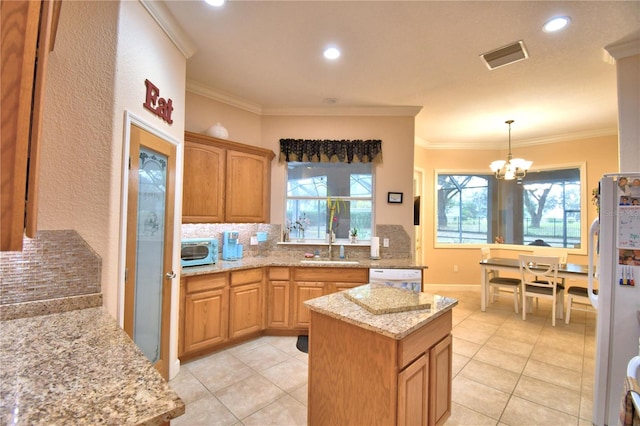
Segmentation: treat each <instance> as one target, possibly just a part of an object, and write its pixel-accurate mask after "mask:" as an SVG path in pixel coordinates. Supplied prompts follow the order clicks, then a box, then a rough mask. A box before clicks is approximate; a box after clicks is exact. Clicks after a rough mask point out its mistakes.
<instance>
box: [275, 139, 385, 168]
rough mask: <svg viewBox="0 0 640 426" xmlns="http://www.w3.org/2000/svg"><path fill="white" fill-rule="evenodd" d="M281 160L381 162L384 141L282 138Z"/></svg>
mask: <svg viewBox="0 0 640 426" xmlns="http://www.w3.org/2000/svg"><path fill="white" fill-rule="evenodd" d="M280 161H281V162H285V161H286V162H295V161H298V162H311V163H338V162H340V163H374V162H375V163H380V162H382V141H381V140H373V139H369V140H366V141H363V140H354V141H349V140H339V141H336V140H327V139H325V140H311V139H280Z"/></svg>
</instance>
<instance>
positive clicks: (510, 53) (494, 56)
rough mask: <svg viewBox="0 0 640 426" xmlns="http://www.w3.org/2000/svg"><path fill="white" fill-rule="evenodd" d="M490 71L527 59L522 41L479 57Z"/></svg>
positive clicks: (527, 55)
mask: <svg viewBox="0 0 640 426" xmlns="http://www.w3.org/2000/svg"><path fill="white" fill-rule="evenodd" d="M480 57H481V58H482V60H483V61H484V62H485V63H486V64H487V67H489V69H490V70H494V69H496V68H499V67H502V66H504V65H509V64H512V63H514V62H518V61H521V60H523V59H527V58H528V57H529V54H528V53H527V49H526V48H525V47H524V42H523V41H522V40H520V41H518V42H516V43H512V44H509V45H507V46H504V47H501V48H499V49H496V50H492V51H491V52H487V53H483V54H482V55H480Z"/></svg>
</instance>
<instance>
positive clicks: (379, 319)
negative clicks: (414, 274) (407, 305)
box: [304, 284, 458, 340]
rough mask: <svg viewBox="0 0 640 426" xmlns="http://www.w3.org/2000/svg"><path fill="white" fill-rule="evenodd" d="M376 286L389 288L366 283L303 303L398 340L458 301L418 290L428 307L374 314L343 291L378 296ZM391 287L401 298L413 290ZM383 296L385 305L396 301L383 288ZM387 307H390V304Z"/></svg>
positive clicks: (362, 295)
mask: <svg viewBox="0 0 640 426" xmlns="http://www.w3.org/2000/svg"><path fill="white" fill-rule="evenodd" d="M376 288H382V289H385V290H388V289H389V287H387V286H385V285H383V284H365V285H362V286H358V287H354V288H353V289H350V290H345V291H341V292H338V293H332V294H329V295H326V296H321V297H317V298H315V299H311V300H307V301H306V302H304V305H305V306H306V307H307V308H309V309H311V310H312V311H316V312H320V313H322V314H324V315H328V316H330V317H333V318H336V319H339V320H341V321H345V322H348V323H351V324H353V325H356V326H358V327H362V328H366V329H368V330H371V331H375V332H376V333H379V334H382V335H385V336H387V337H391V338H393V339H396V340H401V339H403V338H404V337H406V336H408V335H409V334H411V333H412V332H414V331H415V330H417V329H419V328H421V327H423V326H424V325H426V324H428V323H429V322H431V321H433V320H434V319H436V318H438V317H439V316H441V315H442V314H444V313H445V312H447V311H449V310H451V309H452V308H453V307H454V306H456V305H457V304H458V301H457V300H456V299H453V298H450V297H444V296H438V295H436V294H430V293H421V294H420V297H419V303H421V304H428V305H429V308H426V309H411V310H407V311H404V312H391V313H383V314H374V313H372V312H370V311H368V310H367V309H365V308H364V307H362V306H361V305H360V304H358V303H356V302H353V301H352V300H350V299H349V298H347V297H345V294H346V293H347V292H350V294H351V295H352V296H354V297H360V298H361V299H362V298H363V299H366V298H371V299H373V298H377V297H378V296H379V294H376V292H375V291H372V290H375V289H376ZM394 290H398V296H397V298H398V299H400V298H404V297H402V296H404V294H403V293H404V292H410V293H413V292H411V291H410V290H404V289H399V288H398V289H394ZM384 296H385V298H387V300H388V302H389V303H388V305H389V306H390V307H391V306H396V305H397V300H394V295H393V294H391V293H390V292H388V291H385V292H384ZM390 310H392V309H391V308H390Z"/></svg>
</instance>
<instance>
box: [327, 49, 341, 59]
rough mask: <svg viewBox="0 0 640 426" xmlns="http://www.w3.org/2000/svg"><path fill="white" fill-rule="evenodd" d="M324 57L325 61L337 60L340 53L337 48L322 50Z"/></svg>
mask: <svg viewBox="0 0 640 426" xmlns="http://www.w3.org/2000/svg"><path fill="white" fill-rule="evenodd" d="M324 57H325V58H327V59H338V58H339V57H340V51H339V50H338V48H337V47H327V48H326V49H325V50H324Z"/></svg>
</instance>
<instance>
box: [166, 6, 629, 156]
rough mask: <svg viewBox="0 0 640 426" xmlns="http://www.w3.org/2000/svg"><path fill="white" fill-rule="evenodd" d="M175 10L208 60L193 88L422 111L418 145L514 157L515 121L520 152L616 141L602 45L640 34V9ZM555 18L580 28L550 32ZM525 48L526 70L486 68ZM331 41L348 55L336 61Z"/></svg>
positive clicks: (255, 104) (265, 106)
mask: <svg viewBox="0 0 640 426" xmlns="http://www.w3.org/2000/svg"><path fill="white" fill-rule="evenodd" d="M164 3H165V5H166V6H167V8H168V10H169V11H170V13H171V15H173V17H174V18H175V19H176V21H177V22H178V23H179V25H180V27H181V28H182V30H183V31H184V32H185V33H186V34H187V35H188V37H189V38H190V39H191V41H192V42H193V44H194V47H195V49H196V51H195V53H194V54H193V55H192V56H191V57H190V58H189V59H188V60H187V80H188V88H190V90H194V91H197V92H200V93H209V94H212V93H213V94H215V95H214V96H215V97H216V98H218V99H227V100H229V102H230V103H232V104H235V105H240V106H244V107H246V108H247V109H249V110H253V111H257V112H260V113H261V114H278V113H282V112H285V113H287V114H304V113H327V111H329V112H332V111H336V110H337V111H351V112H352V113H360V114H362V113H363V111H369V112H372V111H377V110H378V109H380V110H382V111H387V112H388V111H389V108H388V107H396V109H397V110H398V111H401V112H402V111H404V112H405V113H406V111H408V110H409V111H411V109H410V108H401V107H418V108H416V110H418V109H419V110H420V112H419V113H418V114H417V116H416V138H417V140H418V142H419V143H423V144H426V146H431V147H434V148H438V147H460V148H478V149H481V148H506V142H507V125H506V124H505V123H504V122H505V120H507V119H513V120H515V122H514V124H513V126H512V140H513V145H514V146H518V145H526V144H532V143H540V142H541V141H549V140H556V139H558V138H565V137H566V138H574V137H585V136H597V135H603V134H614V133H615V131H616V128H617V91H616V70H615V65H614V64H613V60H609V57H608V55H607V54H606V51H605V50H604V47H605V46H608V45H611V44H614V43H619V42H624V41H629V40H634V39H635V40H637V39H638V38H639V37H640V1H233V0H231V1H228V2H227V3H226V4H225V5H224V6H223V7H221V8H214V7H211V6H208V5H207V4H205V3H204V1H202V0H197V1H170V0H165V2H164ZM555 15H568V16H570V17H571V20H572V21H571V24H570V26H569V27H568V28H567V29H565V30H564V31H562V32H560V33H556V34H547V33H544V32H542V29H541V28H542V25H543V23H544V22H545V21H547V20H548V19H549V18H551V17H552V16H555ZM518 40H523V41H524V44H525V46H526V48H527V50H528V52H529V58H528V59H526V60H523V61H520V62H517V63H514V64H511V65H507V66H505V67H502V68H498V69H495V70H493V71H490V70H489V69H488V68H487V67H486V65H485V64H484V63H483V62H482V61H481V59H480V57H479V55H480V54H482V53H485V52H487V51H491V50H494V49H496V48H499V47H502V46H504V45H507V44H510V43H513V42H516V41H518ZM329 44H336V45H338V46H339V47H340V48H341V50H342V56H341V57H340V58H339V59H338V60H336V61H334V62H329V61H327V60H325V59H324V58H323V56H322V51H323V49H324V48H325V47H326V46H327V45H329ZM639 74H640V70H639ZM326 98H336V99H337V102H336V103H335V104H333V105H331V104H328V103H327V102H326V101H325V99H326ZM354 107H357V108H354ZM372 107H373V108H372ZM385 108H386V109H385ZM391 111H395V109H391ZM369 137H375V135H363V138H369Z"/></svg>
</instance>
